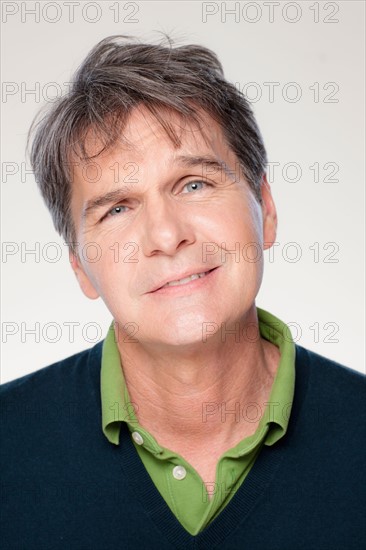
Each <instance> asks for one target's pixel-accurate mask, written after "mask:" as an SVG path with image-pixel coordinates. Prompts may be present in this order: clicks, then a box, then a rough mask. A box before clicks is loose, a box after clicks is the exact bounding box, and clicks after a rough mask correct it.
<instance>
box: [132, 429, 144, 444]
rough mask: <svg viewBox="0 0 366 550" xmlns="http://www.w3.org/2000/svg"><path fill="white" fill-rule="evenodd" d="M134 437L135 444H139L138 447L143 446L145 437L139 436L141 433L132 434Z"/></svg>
mask: <svg viewBox="0 0 366 550" xmlns="http://www.w3.org/2000/svg"><path fill="white" fill-rule="evenodd" d="M132 437H133V440H134V442H135V443H137V445H142V444H143V442H144V440H143V437H142V435H140V434H139V432H132Z"/></svg>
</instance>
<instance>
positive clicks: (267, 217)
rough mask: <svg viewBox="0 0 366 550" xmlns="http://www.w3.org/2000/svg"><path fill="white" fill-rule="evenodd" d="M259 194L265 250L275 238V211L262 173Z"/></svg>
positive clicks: (269, 188) (267, 184)
mask: <svg viewBox="0 0 366 550" xmlns="http://www.w3.org/2000/svg"><path fill="white" fill-rule="evenodd" d="M261 194H262V214H263V250H267V248H271V246H272V245H273V243H274V242H275V240H276V234H277V211H276V206H275V203H274V200H273V198H272V194H271V187H270V185H269V183H268V181H267V176H266V174H264V175H263V179H262V184H261Z"/></svg>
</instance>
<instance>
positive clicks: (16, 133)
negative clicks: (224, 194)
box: [1, 1, 365, 382]
mask: <svg viewBox="0 0 366 550" xmlns="http://www.w3.org/2000/svg"><path fill="white" fill-rule="evenodd" d="M45 4H46V3H45V2H40V19H39V22H37V21H36V20H35V16H34V15H32V14H30V13H28V12H27V9H28V10H29V9H34V7H35V2H2V10H3V12H2V51H3V53H2V80H3V91H4V85H5V91H7V92H8V93H7V94H5V96H4V95H3V99H2V105H1V106H2V163H3V164H2V168H3V173H2V186H1V190H2V241H3V247H4V246H7V247H9V246H11V245H9V244H6V243H14V245H13V246H14V247H15V248H16V247H18V249H19V252H18V253H16V254H14V255H12V256H4V255H3V256H2V329H3V334H2V342H3V344H2V367H1V382H6V381H8V380H11V379H14V378H17V377H19V376H22V375H24V374H27V373H30V372H32V371H35V370H38V369H40V368H42V367H44V366H46V365H48V364H50V363H52V362H54V361H57V360H59V359H62V358H64V357H66V356H69V355H71V354H73V353H76V352H78V351H80V350H82V349H85V348H87V347H90V346H91V345H93V344H94V343H95V342H96V341H97V340H98V339H101V338H104V336H105V334H106V332H107V330H108V327H109V324H110V321H111V315H110V314H109V312H108V311H107V309H106V307H105V306H104V304H103V303H102V302H101V300H98V301H89V300H88V299H87V298H85V297H84V295H83V294H82V293H81V291H80V290H79V287H78V284H77V282H76V279H75V277H74V275H73V273H72V271H71V268H70V266H69V263H68V255H67V252H66V247H65V246H64V245H63V240H62V239H61V238H60V237H59V236H58V235H57V234H56V233H55V231H54V230H53V226H52V222H51V218H50V216H49V214H48V212H47V210H46V208H45V206H44V205H43V202H42V199H41V197H40V195H39V193H38V190H37V187H36V184H35V182H34V178H33V177H32V174H25V173H24V169H23V173H22V170H21V163H24V162H26V165H27V167H28V168H29V161H28V159H26V157H25V141H26V134H27V131H28V128H29V126H30V124H31V122H32V120H33V117H34V116H35V114H36V112H37V111H38V110H39V108H40V107H41V106H42V105H43V104H45V100H47V99H51V98H52V95H54V94H55V92H56V88H55V87H53V88H52V86H50V85H49V83H51V82H53V83H58V85H59V86H60V88H59V92H60V90H61V88H62V87H63V83H65V82H66V83H67V82H68V81H69V80H70V76H71V74H72V72H73V71H74V70H75V69H76V68H77V66H78V65H79V63H80V62H81V61H82V60H83V58H84V56H85V55H86V54H87V53H88V51H89V50H90V48H91V47H92V46H94V45H95V44H96V43H97V42H98V41H99V40H100V39H102V38H104V37H105V36H108V35H112V34H131V35H135V36H139V37H141V38H142V39H146V40H148V41H158V40H159V34H158V33H157V32H154V31H165V32H168V33H170V34H171V36H172V37H173V38H174V39H175V40H177V41H178V42H179V44H185V43H199V44H202V45H205V46H207V47H209V48H212V49H213V50H214V51H215V52H216V53H217V54H218V56H219V59H220V60H221V62H222V64H223V67H224V70H225V74H226V77H227V78H228V79H229V80H231V81H232V82H235V83H237V85H238V86H240V87H241V89H243V87H244V86H245V85H246V84H247V83H253V82H255V83H257V84H256V85H252V86H250V87H248V88H247V91H248V95H250V98H251V99H255V93H257V92H258V91H260V92H261V94H262V97H261V99H259V100H258V101H256V102H254V103H253V107H254V110H255V113H256V116H257V120H258V122H259V125H260V127H261V129H262V133H263V136H264V140H265V144H266V147H267V150H268V155H269V160H270V162H279V163H280V167H279V168H278V167H277V169H276V171H275V173H274V180H273V182H272V184H271V186H272V192H273V195H274V199H275V202H276V205H277V209H278V216H279V230H278V236H277V242H278V243H279V246H277V247H276V249H275V252H274V258H272V261H271V257H270V256H269V253H268V252H266V253H265V258H266V259H265V272H264V280H263V284H262V288H261V290H260V293H259V295H258V298H257V305H258V306H260V307H263V308H264V309H267V310H268V311H270V312H271V313H273V314H274V315H276V316H277V317H279V318H280V319H282V320H284V321H285V322H287V323H290V325H291V326H292V327H293V335H294V337H295V339H296V341H297V342H298V343H299V344H300V345H302V346H304V347H307V348H309V349H312V350H314V351H316V352H318V353H320V354H322V355H325V356H327V357H330V358H333V359H335V360H336V361H338V362H340V363H343V364H345V365H348V366H349V367H351V368H353V369H356V370H359V371H361V372H365V367H364V332H365V326H364V249H365V242H364V223H363V220H364V185H365V183H364V181H365V179H364V176H365V174H364V161H363V151H364V146H365V143H364V118H365V112H364V99H365V86H364V82H365V70H364V66H365V59H364V53H363V52H364V46H365V40H364V38H365V28H364V16H365V13H364V12H365V4H364V2H362V1H347V2H345V1H343V2H290V3H289V2H280V5H276V6H273V4H274V3H273V2H271V3H268V2H267V3H266V2H251V3H248V2H240V6H239V7H240V11H239V13H237V15H236V16H235V15H229V14H226V15H225V6H226V8H227V10H229V9H233V8H234V7H235V3H234V2H226V3H221V2H219V3H214V2H211V3H210V6H209V8H210V9H212V10H214V11H215V10H217V12H216V13H214V14H213V15H209V16H207V20H206V22H204V21H203V10H204V9H205V6H204V5H203V4H205V3H202V2H169V3H168V2H154V1H153V2H132V3H131V2H130V3H127V2H99V3H98V6H95V4H97V3H96V2H95V3H91V2H79V5H78V6H75V12H74V21H73V22H70V21H69V19H70V17H69V15H70V12H69V9H68V8H67V6H66V5H65V3H64V2H48V4H49V6H48V8H47V9H46V11H43V10H44V6H45ZM56 4H57V5H56ZM86 4H88V6H87V7H86V8H85V5H86ZM92 4H94V5H92ZM117 4H119V10H120V12H119V14H118V15H117V13H116V6H117ZM236 4H239V3H236ZM249 4H251V5H249ZM269 4H272V6H273V9H274V17H273V20H272V22H271V21H270V6H269ZM275 4H276V3H275ZM286 5H287V7H286ZM311 6H313V8H311ZM314 6H315V7H314ZM329 6H330V7H329ZM111 7H113V10H114V11H113V10H112V9H111ZM16 9H18V11H17V12H16V13H14V14H13V15H11V14H9V15H6V13H9V11H14V12H15V11H16ZM83 9H84V12H83ZM316 9H318V10H319V14H318V15H319V22H316V21H314V19H315V20H316V19H317V13H316V11H315V10H316ZM245 10H247V11H245ZM133 12H134V13H133ZM300 12H301V17H300V18H299V20H298V21H296V22H295V21H294V22H290V21H288V20H289V19H290V20H294V19H296V16H297V15H299V13H300ZM336 12H337V13H336ZM83 16H84V17H83ZM99 16H100V17H99ZM57 18H59V20H58V21H56V22H54V23H51V20H56V19H57ZM98 18H99V20H97V19H98ZM114 18H116V19H119V20H117V21H115V20H114ZM235 18H236V20H235ZM255 18H257V19H258V21H257V22H254V20H255ZM327 18H328V20H337V19H338V22H333V23H331V22H326V21H325V19H327ZM94 19H95V22H94V23H93V22H92V20H94ZM131 19H134V20H135V22H133V21H131ZM286 19H287V20H286ZM250 21H252V22H250ZM266 82H267V83H268V82H277V83H279V85H278V86H276V87H275V90H274V92H275V94H274V100H273V101H271V100H270V98H269V86H268V85H264V83H266ZM289 82H296V83H297V89H300V90H301V98H300V99H299V101H297V102H291V101H288V100H285V99H284V97H283V93H284V94H285V97H286V84H287V83H289ZM329 82H334V83H336V86H338V91H337V92H336V93H335V94H334V95H330V94H331V92H332V91H334V90H335V88H334V85H331V86H330V87H329V85H328V88H325V86H327V83H329ZM4 83H5V84H4ZM37 83H38V84H37ZM314 83H318V85H316V86H319V98H318V101H315V96H314V94H315V92H314V90H312V89H310V86H313V85H314ZM12 86H13V88H12ZM37 87H38V88H37ZM11 89H12V90H13V93H12V95H10V93H9V91H11ZM30 89H36V95H31V94H29V93H28V94H26V91H27V90H30ZM59 92H58V93H59ZM287 92H288V96H287V98H288V97H289V98H290V99H291V98H293V97H294V95H293V94H294V92H295V88H294V87H292V88H291V87H289V88H287ZM327 98H328V99H327ZM329 99H331V100H332V99H333V100H337V101H336V102H329ZM291 162H292V163H297V164H298V165H299V166H300V167H301V170H302V176H301V178H300V179H299V181H297V182H291V181H286V180H289V179H291V178H294V176H295V172H294V171H293V170H291V169H289V171H288V172H287V175H286V171H284V172H283V170H282V169H283V167H284V166H285V165H287V163H291ZM329 162H332V163H336V164H337V165H338V166H339V170H338V173H337V174H335V175H334V176H333V177H334V178H336V179H338V180H339V181H338V182H329V181H324V179H325V176H327V175H330V174H331V167H329V166H328V168H327V169H324V168H323V166H324V164H326V163H329ZM4 163H7V164H4ZM9 163H14V164H9ZM314 163H319V166H320V181H319V182H315V181H314V171H313V170H311V169H310V168H309V167H310V166H313V165H314ZM9 167H13V169H14V170H17V173H15V174H13V175H8V176H7V177H6V171H7V170H9ZM50 242H53V243H58V246H59V251H60V250H63V253H62V255H61V258H60V259H59V261H57V262H54V263H52V261H51V260H52V257H53V254H54V253H55V251H56V249H55V248H50V247H47V243H50ZM291 242H296V243H298V245H297V246H298V247H300V249H299V250H301V258H300V260H299V261H297V262H291V261H285V259H284V258H283V254H284V253H285V252H286V246H288V243H291ZM22 243H23V244H22ZM36 243H39V244H38V245H37V244H36ZM314 243H319V254H320V256H319V261H318V262H316V261H315V257H314V254H315V252H314V250H311V249H310V248H309V247H311V246H313V245H314ZM327 243H336V246H337V247H339V250H338V252H337V253H336V254H335V255H334V256H333V259H337V260H339V261H338V262H337V263H329V262H326V261H324V260H325V259H326V256H327V254H329V253H330V252H332V247H330V248H328V249H327V250H325V249H324V246H325V245H326V244H327ZM37 246H39V254H38V253H36V256H35V255H31V254H28V255H25V257H24V253H25V252H26V250H27V249H35V248H36V247H37ZM22 251H23V257H22V254H21V252H22ZM287 251H288V255H289V257H290V258H293V257H294V253H295V248H294V247H291V246H290V248H288V249H287ZM329 259H331V258H328V260H329ZM228 292H229V289H228ZM36 323H38V325H36ZM56 323H57V325H55V324H56ZM70 323H77V325H74V336H73V338H70ZM90 323H92V324H90ZM93 323H94V325H93ZM316 323H317V324H318V325H316ZM326 323H331V324H330V325H326ZM96 326H99V327H100V328H99V330H98V331H97V330H96V329H95V327H96ZM316 326H317V327H318V328H319V331H318V335H317V336H315V327H316ZM35 327H38V328H37V329H36V330H37V332H38V333H39V341H38V342H37V341H36V336H35V335H34V334H31V333H29V332H27V331H28V330H29V329H32V328H33V329H34V328H35ZM57 327H58V328H57ZM310 327H313V329H311V328H310ZM334 327H335V328H337V327H338V328H337V330H336V331H335V332H334V333H333V334H332V328H334ZM10 329H12V330H14V334H13V335H9V334H7V332H8V331H9V330H10ZM56 329H57V330H56ZM37 339H38V336H37ZM53 339H55V340H56V339H58V341H55V342H52V340H53ZM328 339H331V340H332V339H333V340H338V341H336V342H331V341H327V340H328ZM317 340H318V341H317Z"/></svg>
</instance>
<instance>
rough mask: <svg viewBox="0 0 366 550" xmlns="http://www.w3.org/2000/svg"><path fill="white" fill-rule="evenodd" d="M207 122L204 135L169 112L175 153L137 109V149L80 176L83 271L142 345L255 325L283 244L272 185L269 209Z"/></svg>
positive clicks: (92, 291) (90, 291)
mask: <svg viewBox="0 0 366 550" xmlns="http://www.w3.org/2000/svg"><path fill="white" fill-rule="evenodd" d="M167 116H168V115H167ZM202 116H203V120H204V121H205V125H204V127H203V130H204V133H205V136H206V139H205V138H204V136H203V135H202V133H201V131H200V130H199V129H198V128H197V126H193V125H186V126H185V128H184V129H183V128H182V121H181V119H180V118H179V117H178V115H173V114H171V115H169V122H170V123H171V124H174V128H175V129H179V128H180V129H181V130H180V138H181V146H180V147H179V148H174V145H173V144H172V142H171V141H170V140H169V138H168V136H167V135H166V133H165V131H164V130H163V128H162V127H161V125H160V124H159V123H158V122H157V121H156V119H155V118H154V117H153V116H152V115H150V114H149V113H148V111H147V110H146V109H144V108H140V109H135V110H134V111H133V112H132V114H131V116H130V118H129V120H128V124H127V127H126V128H125V130H124V135H125V136H126V137H127V139H128V140H129V141H128V143H130V144H132V146H131V145H130V146H128V147H127V146H126V144H125V145H121V143H119V144H118V146H116V147H115V148H114V149H113V150H111V151H108V152H106V153H103V154H101V155H99V156H98V157H97V158H96V159H94V161H93V162H90V163H87V164H85V165H81V164H79V166H76V167H75V169H74V178H73V184H72V185H73V187H72V216H73V219H74V223H75V228H76V235H77V241H78V242H79V259H77V258H75V257H73V256H71V261H72V266H73V269H74V270H75V272H76V275H77V277H78V280H79V283H80V286H81V288H82V289H83V291H84V293H85V294H86V295H87V296H88V297H89V298H97V297H98V296H101V297H102V299H103V301H104V302H105V304H106V305H107V307H108V309H109V310H110V312H111V313H112V315H113V318H114V319H115V321H117V322H118V327H119V329H122V327H126V331H127V332H128V333H132V332H134V336H133V337H134V338H135V339H138V340H139V341H140V342H141V343H142V344H143V343H145V344H149V345H155V346H158V347H159V346H164V345H165V346H166V345H173V346H179V345H184V344H196V343H199V342H202V335H203V330H204V327H207V326H210V327H221V326H222V323H225V325H224V326H227V327H228V326H230V325H232V324H233V323H235V322H237V321H239V320H240V319H243V316H244V318H245V315H246V313H248V311H249V310H250V309H251V308H252V306H253V303H254V300H255V297H256V295H257V293H258V290H259V287H260V284H261V280H262V274H263V254H262V252H261V251H262V250H263V248H268V247H269V246H270V245H271V243H272V242H273V241H274V239H275V231H276V213H275V207H274V204H273V201H272V198H271V196H270V191H269V187H268V184H267V183H266V182H264V185H263V186H262V189H263V192H262V196H263V205H262V207H261V206H260V205H259V203H258V201H257V200H256V199H255V197H254V194H253V192H252V191H251V190H250V188H249V185H248V183H247V181H246V180H245V178H244V177H243V176H242V174H241V173H240V171H239V163H238V159H237V157H236V156H235V155H234V154H233V153H232V152H231V151H230V150H229V148H228V146H227V145H226V142H225V140H224V137H223V134H222V131H221V129H220V127H219V125H218V124H217V123H216V122H215V121H214V120H213V119H212V118H211V117H209V116H208V115H207V114H203V115H202ZM90 144H91V142H90V143H89V145H90ZM203 158H204V159H211V160H212V161H216V162H217V163H218V166H215V165H212V164H209V162H202V159H203ZM96 163H97V164H96ZM97 165H98V166H97ZM108 195H109V196H108ZM96 199H98V200H96ZM264 242H266V244H265V245H264ZM212 269H214V270H213V271H211V273H209V274H206V275H205V276H204V277H202V278H199V279H195V280H193V281H191V282H189V283H186V284H179V285H174V286H170V285H169V286H168V287H165V288H161V289H160V290H159V289H158V288H159V287H162V286H163V285H164V284H165V283H166V282H167V281H176V280H180V279H182V278H184V277H185V276H187V275H190V274H194V273H203V272H207V271H209V270H212ZM183 283H184V282H183ZM157 289H158V290H157ZM207 323H210V325H207ZM131 327H135V329H134V331H131ZM208 333H210V331H209V332H208Z"/></svg>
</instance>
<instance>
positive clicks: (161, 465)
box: [101, 307, 295, 535]
mask: <svg viewBox="0 0 366 550" xmlns="http://www.w3.org/2000/svg"><path fill="white" fill-rule="evenodd" d="M257 314H258V324H259V331H260V335H261V337H262V338H265V339H266V340H268V341H270V342H272V343H273V344H275V345H276V346H277V347H278V348H279V350H280V354H281V358H280V364H279V366H278V369H277V373H276V376H275V379H274V382H273V385H272V389H271V393H270V397H269V400H268V402H266V403H260V404H258V403H256V402H253V403H251V404H248V406H247V407H246V409H245V410H241V411H240V410H239V411H238V410H236V411H235V412H231V413H230V411H228V410H224V411H222V410H221V411H220V412H221V414H224V415H225V414H226V415H232V414H234V413H235V414H237V415H238V416H239V415H240V418H243V419H244V420H247V421H249V422H250V421H252V422H257V421H258V418H259V417H260V416H261V415H262V416H261V420H260V422H259V425H258V427H257V429H256V431H255V433H254V434H253V435H250V436H248V437H245V438H244V439H242V440H241V441H240V443H238V444H237V445H236V446H235V447H232V448H231V449H228V450H227V451H226V452H225V453H224V454H222V455H221V457H220V459H219V461H218V464H217V466H216V480H215V483H212V484H211V485H210V486H209V488H208V490H207V489H206V486H205V484H204V483H203V480H202V478H201V477H200V475H199V474H198V473H197V472H196V470H195V469H194V468H193V467H192V466H191V465H190V464H189V463H188V462H187V461H186V460H185V459H184V458H183V457H182V456H180V455H179V454H177V453H175V452H174V451H173V450H170V449H167V448H164V447H161V446H160V445H159V443H158V442H157V440H156V439H155V438H154V436H153V435H152V434H150V433H149V432H148V431H147V430H145V429H144V428H143V426H141V425H140V424H139V422H138V419H137V417H136V415H135V411H134V407H133V404H131V401H130V398H129V394H128V390H127V385H126V383H125V379H124V376H123V367H122V365H121V359H120V355H119V351H118V347H117V343H116V339H115V333H114V325H113V322H112V324H111V327H110V329H109V331H108V334H107V337H106V339H105V341H104V343H103V353H102V365H101V401H102V429H103V433H104V435H105V436H106V437H107V439H108V441H110V443H113V444H115V445H118V444H119V432H120V424H121V422H126V423H127V426H128V429H129V431H130V433H131V438H132V441H133V443H134V445H135V448H136V451H137V452H138V454H139V456H140V458H141V460H142V462H143V464H144V465H145V468H146V469H147V471H148V473H149V475H150V477H151V478H152V480H153V482H154V484H155V486H156V487H157V489H158V491H159V492H160V494H161V495H162V497H163V498H164V500H165V501H166V503H167V505H168V506H169V508H170V509H171V511H172V512H173V514H174V515H175V516H176V517H177V519H178V521H179V522H180V523H181V524H182V526H183V527H184V528H185V529H186V530H187V531H188V532H189V533H190V534H191V535H196V534H197V533H199V532H200V531H202V530H203V529H204V528H205V527H206V526H207V525H208V524H209V523H210V522H211V521H212V520H213V519H214V518H215V517H216V516H217V515H218V514H219V513H220V512H221V511H222V510H223V509H224V508H225V506H226V505H227V504H228V502H229V501H230V500H231V498H232V497H233V496H234V494H235V492H236V491H237V489H238V487H239V486H240V485H241V483H243V481H244V480H245V478H246V476H247V475H248V473H249V471H250V469H251V467H252V465H253V464H254V461H255V459H256V457H257V456H258V454H259V452H260V450H261V447H262V445H274V444H275V443H276V441H278V440H279V439H280V438H281V437H283V436H284V435H285V433H286V430H287V425H288V419H289V416H290V412H291V406H292V400H293V395H294V387H295V344H294V341H293V339H292V336H291V332H290V329H289V328H288V327H287V325H286V324H285V323H283V322H282V321H280V320H279V319H278V318H277V317H275V316H273V315H271V314H270V313H268V312H267V311H264V310H263V309H261V308H259V307H257ZM248 337H250V336H249V335H248ZM238 404H239V403H238ZM221 405H222V407H224V404H221ZM206 413H207V414H209V413H210V409H209V408H208V409H206ZM238 420H239V419H238ZM203 452H207V453H209V452H210V449H206V451H203ZM209 494H210V495H211V496H212V498H211V499H209Z"/></svg>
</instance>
